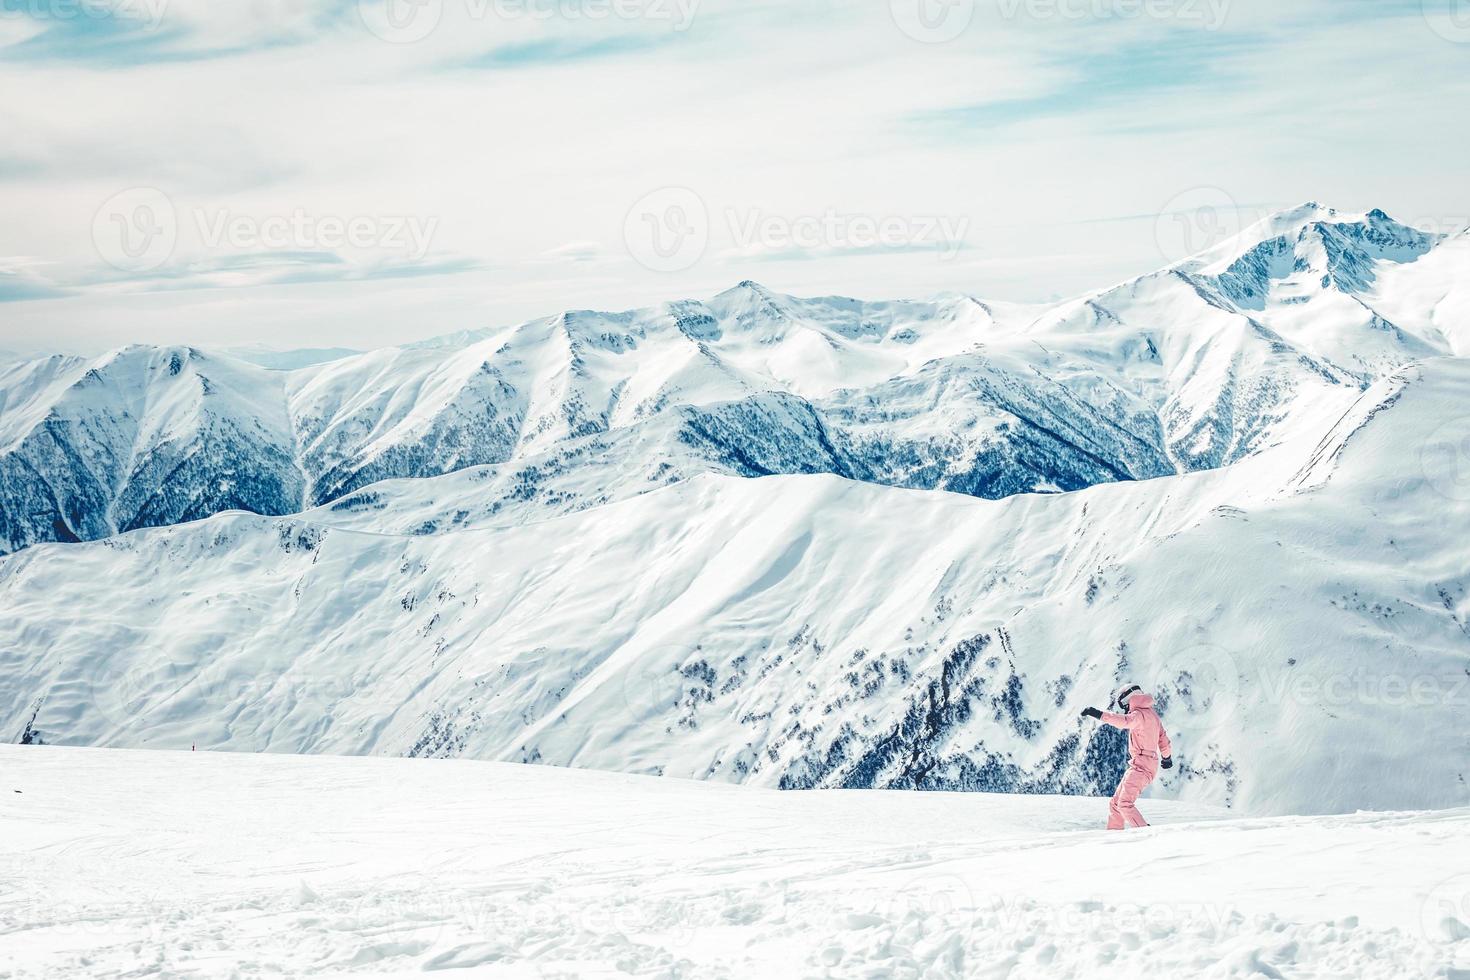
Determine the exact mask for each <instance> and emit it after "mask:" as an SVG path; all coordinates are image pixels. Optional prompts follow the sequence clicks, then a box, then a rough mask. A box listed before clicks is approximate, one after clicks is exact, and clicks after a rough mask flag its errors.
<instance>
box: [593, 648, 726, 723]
mask: <svg viewBox="0 0 1470 980" xmlns="http://www.w3.org/2000/svg"><path fill="white" fill-rule="evenodd" d="M624 649H625V650H627V649H629V648H624ZM625 655H626V654H625V653H624V650H619V651H617V652H615V653H614V654H613V656H614V657H620V656H625ZM712 676H713V675H712V672H711V668H710V667H709V665H708V664H707V663H705V660H704V655H703V653H702V652H701V651H700V649H699V648H698V647H697V646H694V645H689V646H685V645H683V644H659V645H656V646H654V647H652V648H649V649H645V650H642V651H640V652H638V653H637V654H636V658H635V659H633V660H632V661H631V662H630V663H628V665H627V666H626V667H625V668H624V670H623V671H622V676H621V678H620V679H619V682H620V683H621V685H622V701H623V708H624V709H625V711H626V712H627V716H628V719H629V720H631V721H633V722H635V723H637V724H648V725H654V726H670V725H673V724H675V723H676V720H675V719H676V716H677V715H679V714H680V713H681V712H685V711H687V710H689V709H691V708H697V707H698V706H699V705H700V704H703V703H706V702H708V701H709V700H712V699H713V697H714V691H713V683H714V682H713V680H712Z"/></svg>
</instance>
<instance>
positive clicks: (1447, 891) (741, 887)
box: [0, 746, 1470, 980]
mask: <svg viewBox="0 0 1470 980" xmlns="http://www.w3.org/2000/svg"><path fill="white" fill-rule="evenodd" d="M16 791H19V792H16ZM1142 806H1143V809H1144V812H1145V814H1147V815H1148V816H1149V817H1150V818H1152V819H1153V820H1154V822H1155V826H1153V827H1151V828H1149V829H1147V830H1142V831H1129V832H1126V833H1124V834H1108V833H1106V832H1103V831H1100V830H1098V829H1096V828H1098V827H1100V826H1101V824H1102V821H1103V817H1104V811H1105V807H1106V801H1104V800H1099V799H1088V798H1080V797H1039V796H1034V797H1012V796H1002V795H992V794H986V795H978V794H942V793H934V794H920V793H870V792H842V791H818V792H811V793H780V792H776V791H771V790H759V789H752V788H748V787H731V786H722V785H718V784H714V783H697V782H689V781H683V780H658V779H648V778H644V777H637V776H628V775H621V774H611V773H593V772H584V771H575V770H561V769H554V768H550V767H541V766H515V765H507V764H496V763H479V762H468V761H459V760H455V761H440V760H391V759H346V758H330V757H291V756H248V755H230V754H212V753H187V752H184V753H178V752H135V751H122V750H102V749H74V748H54V747H17V746H0V950H3V955H0V976H3V977H6V978H8V980H22V978H27V980H28V978H36V980H65V978H70V977H88V978H106V977H138V976H167V977H171V978H189V977H227V976H238V977H254V976H344V975H352V976H357V977H409V976H415V977H416V976H422V975H424V974H426V973H427V974H429V975H443V976H450V977H466V978H468V977H475V978H523V977H629V976H632V977H682V978H706V977H730V978H741V977H769V978H784V977H833V978H836V977H843V978H846V977H894V978H919V977H923V978H932V980H943V978H987V977H994V978H1002V977H1010V978H1028V977H1034V978H1043V977H1044V978H1058V980H1064V978H1070V977H1077V978H1088V980H1092V978H1108V977H1135V976H1156V977H1200V978H1224V977H1278V978H1280V977H1291V978H1294V980H1314V978H1323V980H1325V978H1334V980H1337V978H1343V977H1356V978H1364V980H1368V978H1384V980H1405V978H1431V977H1441V978H1453V977H1460V978H1463V977H1464V976H1466V971H1470V852H1467V851H1466V849H1465V847H1464V846H1463V844H1464V841H1465V840H1466V839H1467V835H1470V810H1467V809H1460V810H1448V811H1441V812H1432V813H1430V812H1420V813H1375V814H1357V815H1350V816H1338V817H1316V818H1301V817H1289V818H1274V819H1261V820H1227V819H1223V815H1222V814H1221V813H1220V812H1218V811H1213V810H1209V809H1206V808H1199V807H1190V806H1187V805H1182V804H1169V803H1163V802H1159V801H1151V800H1148V799H1147V798H1145V800H1143V801H1142Z"/></svg>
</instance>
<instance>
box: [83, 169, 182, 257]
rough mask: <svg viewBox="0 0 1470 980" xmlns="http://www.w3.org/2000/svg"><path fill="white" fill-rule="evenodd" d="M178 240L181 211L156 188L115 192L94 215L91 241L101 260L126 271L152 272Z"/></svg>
mask: <svg viewBox="0 0 1470 980" xmlns="http://www.w3.org/2000/svg"><path fill="white" fill-rule="evenodd" d="M178 240H179V221H178V212H177V211H176V210H175V209H174V204H173V201H171V200H170V199H169V196H168V195H167V194H165V193H164V192H163V191H161V190H159V189H158V188H156V187H134V188H131V189H129V190H125V191H122V192H121V193H119V194H114V195H113V196H112V197H110V198H108V199H107V200H106V201H105V202H104V203H103V205H102V207H100V208H98V209H97V213H96V214H95V215H94V216H93V218H92V243H93V245H94V246H96V249H97V254H98V255H100V256H101V257H102V260H103V261H104V262H106V263H107V264H108V265H110V266H112V267H113V268H115V269H119V270H121V271H123V272H150V271H152V270H154V269H157V268H159V267H160V266H162V265H163V264H164V263H165V262H167V261H168V260H169V258H170V257H172V255H173V253H174V247H175V246H176V245H177V244H178Z"/></svg>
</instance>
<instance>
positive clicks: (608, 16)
mask: <svg viewBox="0 0 1470 980" xmlns="http://www.w3.org/2000/svg"><path fill="white" fill-rule="evenodd" d="M699 3H700V0H463V3H462V5H459V6H456V7H455V8H454V9H455V12H456V13H458V14H462V15H463V17H464V18H465V19H466V20H468V21H469V22H471V23H475V24H478V23H482V22H484V21H487V20H495V21H507V22H508V21H518V20H521V21H536V22H556V23H559V24H567V23H576V22H579V21H585V22H590V23H594V24H600V23H604V22H606V21H612V20H622V21H651V22H661V23H665V24H668V25H670V29H671V30H673V31H675V32H678V33H682V32H684V31H687V30H689V28H690V27H692V26H693V24H694V18H695V15H696V14H697V13H698V10H699ZM357 9H358V15H359V16H360V17H361V19H362V22H363V25H364V26H365V27H367V29H368V32H369V33H371V34H372V35H373V36H375V37H377V38H379V39H381V40H384V41H387V42H389V43H390V44H415V43H417V42H419V41H422V40H424V39H425V38H427V37H428V36H429V35H431V34H433V33H434V32H435V31H436V30H438V29H439V26H440V24H441V23H443V21H444V15H445V6H444V0H358V4H357Z"/></svg>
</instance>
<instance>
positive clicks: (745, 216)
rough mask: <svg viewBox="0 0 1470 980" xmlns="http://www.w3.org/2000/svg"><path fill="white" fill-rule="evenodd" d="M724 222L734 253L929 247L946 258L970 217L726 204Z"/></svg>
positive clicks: (961, 240)
mask: <svg viewBox="0 0 1470 980" xmlns="http://www.w3.org/2000/svg"><path fill="white" fill-rule="evenodd" d="M725 223H726V225H727V226H728V229H729V232H730V237H731V238H732V239H734V241H735V244H736V252H737V254H740V255H744V256H752V257H759V256H774V257H779V256H782V255H786V254H792V253H813V252H815V253H835V254H858V253H863V252H890V251H905V252H909V251H918V250H931V251H933V252H935V253H937V254H938V256H939V258H940V260H941V261H951V260H953V259H954V258H955V256H957V255H958V254H959V253H960V251H961V250H962V249H963V248H964V247H965V243H966V239H967V238H968V236H969V230H970V219H969V218H968V217H966V216H963V215H937V214H935V215H884V216H881V217H878V216H874V215H870V214H846V213H843V212H840V211H834V210H828V211H824V212H822V213H821V214H807V215H796V216H794V217H793V216H790V215H781V214H768V213H766V212H765V211H762V210H760V209H758V208H753V209H750V210H746V211H739V210H736V209H733V208H732V209H730V210H728V211H726V212H725Z"/></svg>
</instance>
